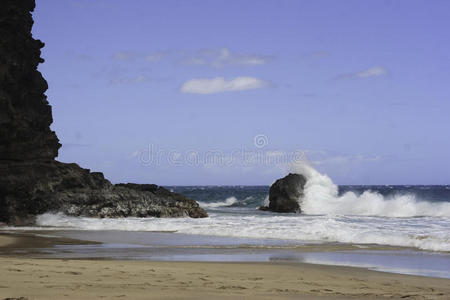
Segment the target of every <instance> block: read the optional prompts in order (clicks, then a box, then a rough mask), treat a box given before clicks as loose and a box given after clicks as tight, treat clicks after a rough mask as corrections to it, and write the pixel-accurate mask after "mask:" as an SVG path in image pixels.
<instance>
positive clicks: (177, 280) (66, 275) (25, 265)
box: [0, 235, 450, 300]
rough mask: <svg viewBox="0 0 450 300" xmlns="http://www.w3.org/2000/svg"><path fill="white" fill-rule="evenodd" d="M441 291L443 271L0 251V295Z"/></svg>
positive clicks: (440, 294) (422, 295) (350, 295)
mask: <svg viewBox="0 0 450 300" xmlns="http://www.w3.org/2000/svg"><path fill="white" fill-rule="evenodd" d="M14 239H15V237H13V236H1V235H0V247H5V246H6V244H9V247H10V245H11V243H13V242H14V241H15V240H14ZM2 244H3V245H2ZM6 247H8V246H6ZM448 295H450V280H448V279H438V278H429V277H420V276H408V275H398V274H390V273H383V272H375V271H369V270H365V269H360V268H351V267H335V266H323V265H312V264H301V263H293V264H287V263H286V264H282V263H204V262H199V263H196V262H152V261H146V262H143V261H117V260H61V259H32V258H26V257H11V256H10V255H9V257H0V299H4V298H8V297H15V298H19V297H26V298H28V299H30V300H31V299H36V300H37V299H45V300H48V299H384V298H393V299H449V296H448Z"/></svg>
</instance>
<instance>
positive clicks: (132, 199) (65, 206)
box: [0, 0, 207, 225]
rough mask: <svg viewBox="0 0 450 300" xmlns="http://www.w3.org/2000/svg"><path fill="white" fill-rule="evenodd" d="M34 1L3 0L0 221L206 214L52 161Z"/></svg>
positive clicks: (151, 188)
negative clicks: (51, 214)
mask: <svg viewBox="0 0 450 300" xmlns="http://www.w3.org/2000/svg"><path fill="white" fill-rule="evenodd" d="M34 7H35V3H34V0H20V1H18V0H2V3H1V5H0V36H1V39H0V222H5V223H9V224H16V225H22V224H32V223H34V217H35V216H36V215H38V214H41V213H45V212H63V213H66V214H69V215H76V216H91V217H126V216H137V217H146V216H155V217H181V216H190V217H205V216H207V214H206V212H205V211H204V210H203V209H202V208H200V207H199V205H198V204H197V203H196V202H195V201H194V200H192V199H188V198H185V197H184V196H182V195H180V194H176V193H171V192H169V191H167V190H166V189H164V188H162V187H158V186H156V185H137V184H118V185H113V184H111V183H110V182H109V181H108V180H106V179H105V178H104V177H103V174H102V173H98V172H94V173H91V172H90V171H89V170H87V169H82V168H80V167H79V166H78V165H77V164H65V163H61V162H58V161H56V160H55V157H56V156H57V155H58V149H59V148H60V147H61V145H60V143H59V141H58V138H57V136H56V134H55V132H53V131H51V130H50V124H51V123H52V122H53V119H52V112H51V106H50V105H49V103H48V102H47V97H46V96H45V94H44V93H45V91H46V90H47V88H48V86H47V82H46V81H45V79H44V78H43V77H42V75H41V73H40V72H39V71H37V66H38V64H39V63H41V62H43V59H42V58H40V54H41V51H40V49H41V48H42V47H43V46H44V44H43V43H42V42H41V41H39V40H35V39H33V37H32V35H31V27H32V25H33V19H32V16H31V11H33V9H34Z"/></svg>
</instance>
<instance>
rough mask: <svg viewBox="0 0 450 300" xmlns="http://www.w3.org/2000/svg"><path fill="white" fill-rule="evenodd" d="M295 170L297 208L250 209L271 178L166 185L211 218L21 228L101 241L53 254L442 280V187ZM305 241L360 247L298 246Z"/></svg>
mask: <svg viewBox="0 0 450 300" xmlns="http://www.w3.org/2000/svg"><path fill="white" fill-rule="evenodd" d="M294 172H298V173H301V174H304V175H305V176H306V177H307V183H306V185H305V187H304V196H303V197H302V198H301V199H299V202H300V205H301V208H302V213H300V214H296V213H284V214H281V213H273V212H267V211H260V210H258V208H259V207H260V206H262V205H267V204H268V194H269V188H270V187H269V186H169V187H167V188H168V189H170V190H172V191H175V192H178V193H181V194H184V195H186V196H187V197H190V198H193V199H195V200H197V201H198V203H199V204H200V206H202V207H203V208H204V209H205V210H206V211H207V212H208V214H209V217H208V218H200V219H192V218H117V219H108V218H104V219H100V218H85V217H71V216H65V215H63V214H43V215H40V216H38V218H37V225H38V226H37V227H34V228H22V230H23V229H25V230H27V229H38V230H43V229H45V230H55V231H58V232H59V234H58V235H59V236H61V235H63V236H66V237H71V238H78V239H82V240H83V239H84V240H93V241H100V242H102V244H100V245H80V246H78V247H75V246H73V245H71V246H61V247H59V248H58V247H56V248H54V249H48V251H49V252H48V253H49V254H50V255H53V257H112V258H120V259H126V258H129V259H144V260H145V259H149V260H200V261H202V260H209V261H300V262H311V263H325V264H335V265H339V264H343V265H349V266H361V267H368V268H372V269H376V270H384V271H391V272H399V273H406V274H417V275H428V276H437V277H444V278H450V254H449V251H450V186H448V185H447V186H444V185H440V186H434V185H413V186H405V185H402V186H394V185H384V186H361V185H359V186H337V185H336V184H334V183H333V181H332V180H331V179H330V178H329V177H328V176H327V175H325V174H321V173H319V172H318V171H316V170H315V169H313V168H311V167H309V166H306V165H303V166H300V167H297V169H296V170H294ZM9 229H14V228H9ZM15 229H16V230H17V228H15ZM311 245H319V247H320V246H321V245H325V246H326V247H329V246H330V245H338V246H339V245H341V246H352V247H354V248H355V246H356V248H359V249H360V250H356V251H355V250H352V251H348V250H345V249H341V250H337V251H335V250H333V251H329V250H325V251H317V250H314V251H309V252H308V250H306V252H305V250H304V249H303V250H302V251H297V250H296V249H298V248H299V247H305V246H311ZM374 246H375V248H377V249H378V250H373V249H374ZM383 247H386V249H384V250H381V251H380V250H379V249H380V248H381V249H382V248H383ZM389 247H405V248H399V249H395V250H392V249H391V248H389Z"/></svg>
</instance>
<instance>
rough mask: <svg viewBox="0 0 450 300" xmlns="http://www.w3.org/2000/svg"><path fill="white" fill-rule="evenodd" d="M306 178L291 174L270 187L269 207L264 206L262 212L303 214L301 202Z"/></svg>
mask: <svg viewBox="0 0 450 300" xmlns="http://www.w3.org/2000/svg"><path fill="white" fill-rule="evenodd" d="M305 184H306V178H305V176H303V175H300V174H292V173H291V174H289V175H287V176H286V177H283V178H281V179H278V180H277V181H275V183H274V184H272V185H271V186H270V190H269V206H268V207H267V206H263V207H261V208H260V209H261V210H270V211H274V212H281V213H288V212H298V213H300V212H301V207H300V204H299V201H300V200H301V197H302V196H303V188H304V187H305Z"/></svg>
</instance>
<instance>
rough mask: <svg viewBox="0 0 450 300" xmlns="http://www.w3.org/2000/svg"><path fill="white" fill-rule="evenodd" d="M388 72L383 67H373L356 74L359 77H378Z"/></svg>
mask: <svg viewBox="0 0 450 300" xmlns="http://www.w3.org/2000/svg"><path fill="white" fill-rule="evenodd" d="M386 74H387V70H386V69H385V68H383V67H373V68H370V69H367V70H364V71H361V72H358V73H356V74H355V76H356V77H358V78H367V77H377V76H383V75H386Z"/></svg>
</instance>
